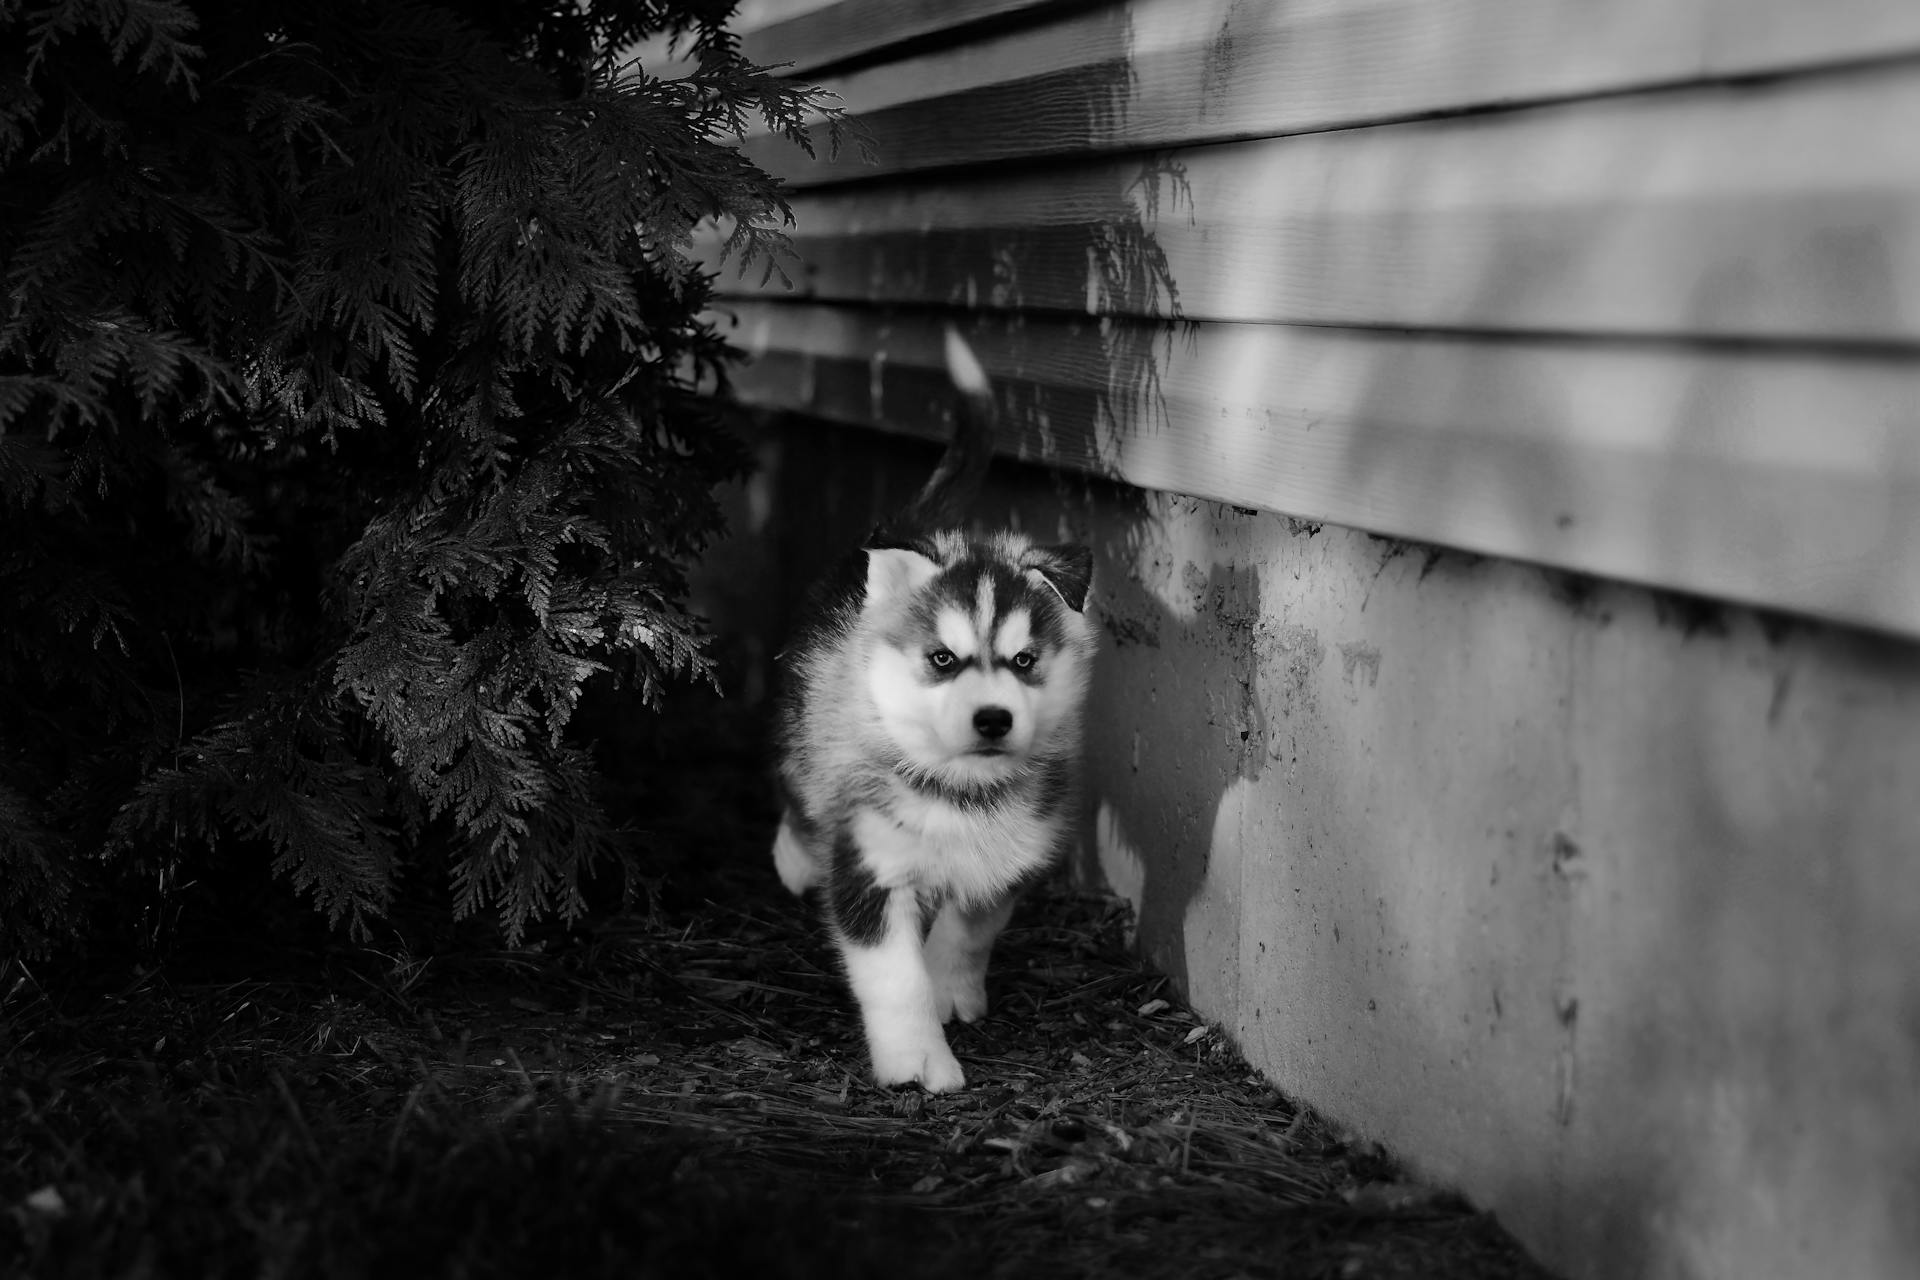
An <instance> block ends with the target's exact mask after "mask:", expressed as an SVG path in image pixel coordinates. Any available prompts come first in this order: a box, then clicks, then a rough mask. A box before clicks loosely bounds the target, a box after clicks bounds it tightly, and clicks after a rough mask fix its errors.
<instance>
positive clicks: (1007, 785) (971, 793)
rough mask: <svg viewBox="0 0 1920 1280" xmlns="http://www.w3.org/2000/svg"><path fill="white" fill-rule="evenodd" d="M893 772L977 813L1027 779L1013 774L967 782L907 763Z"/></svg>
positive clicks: (914, 787)
mask: <svg viewBox="0 0 1920 1280" xmlns="http://www.w3.org/2000/svg"><path fill="white" fill-rule="evenodd" d="M893 776H894V777H896V778H898V779H900V781H901V782H903V783H905V784H906V785H907V786H908V787H909V788H910V789H912V790H913V791H916V792H918V793H919V794H921V795H923V796H927V797H929V798H931V799H934V800H939V801H941V802H943V803H945V804H950V805H952V806H953V807H954V808H956V809H965V810H968V811H969V812H973V813H978V812H981V811H982V810H986V809H992V808H995V807H996V806H998V805H1000V804H1001V803H1002V802H1004V801H1005V800H1006V799H1007V797H1008V796H1010V795H1012V794H1013V792H1014V791H1015V790H1017V789H1018V788H1019V787H1020V786H1021V784H1022V783H1024V782H1025V781H1026V779H1025V778H1023V777H1013V778H1006V779H1003V780H1002V781H999V782H988V783H983V784H977V785H974V786H963V785H960V784H957V783H952V782H948V781H946V780H944V779H942V778H938V777H934V776H933V775H931V774H926V773H920V772H918V771H916V770H913V769H911V768H908V767H906V766H903V765H895V766H894V770H893Z"/></svg>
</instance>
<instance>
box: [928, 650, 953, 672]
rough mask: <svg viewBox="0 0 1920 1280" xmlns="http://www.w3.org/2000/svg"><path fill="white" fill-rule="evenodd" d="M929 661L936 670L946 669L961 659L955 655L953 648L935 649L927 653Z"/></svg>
mask: <svg viewBox="0 0 1920 1280" xmlns="http://www.w3.org/2000/svg"><path fill="white" fill-rule="evenodd" d="M927 661H928V663H930V664H931V665H932V667H933V669H934V670H935V671H945V670H946V669H947V668H949V667H951V666H952V665H953V664H954V663H956V662H958V661H959V659H958V658H956V657H954V656H953V650H951V649H935V650H934V651H933V652H932V653H930V654H928V655H927Z"/></svg>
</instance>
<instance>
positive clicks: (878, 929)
mask: <svg viewBox="0 0 1920 1280" xmlns="http://www.w3.org/2000/svg"><path fill="white" fill-rule="evenodd" d="M889 896H890V895H889V893H888V891H887V890H885V889H882V888H881V887H880V886H879V885H877V884H875V883H874V881H873V873H872V872H871V871H869V870H867V869H866V867H865V866H863V865H861V862H860V849H859V846H857V845H855V844H854V842H853V836H852V835H851V834H850V833H848V832H845V831H842V832H841V833H840V835H839V836H838V837H837V838H836V839H835V840H834V842H833V865H832V867H831V868H830V871H829V874H828V877H827V910H828V911H830V912H832V914H833V921H834V923H835V924H837V925H839V926H840V932H841V933H842V934H844V935H845V936H846V939H847V941H849V942H852V943H857V944H858V945H860V946H863V947H877V946H879V945H880V942H881V940H882V939H884V938H885V937H886V936H887V899H888V897H889Z"/></svg>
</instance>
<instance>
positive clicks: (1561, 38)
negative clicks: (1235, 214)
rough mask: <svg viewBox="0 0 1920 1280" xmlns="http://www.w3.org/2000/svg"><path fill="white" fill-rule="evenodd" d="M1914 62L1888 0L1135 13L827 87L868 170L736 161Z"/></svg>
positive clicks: (902, 63)
mask: <svg viewBox="0 0 1920 1280" xmlns="http://www.w3.org/2000/svg"><path fill="white" fill-rule="evenodd" d="M828 12H830V11H822V12H821V13H820V14H818V15H815V16H816V17H818V18H819V19H820V20H822V21H824V20H825V17H826V15H827V13H828ZM767 50H768V51H767V54H766V56H768V57H770V58H777V50H776V48H775V46H774V45H773V44H772V43H771V42H770V43H769V44H768V46H767ZM1916 53H1920V4H1914V3H1894V2H1893V0H1827V2H1826V3H1823V4H1821V5H1806V4H1801V3H1797V2H1796V0H1618V2H1617V3H1612V4H1604V5H1600V4H1593V3H1589V2H1588V0H1538V2H1537V3H1530V4H1511V3H1507V2H1506V0H1302V2H1300V3H1272V4H1259V5H1249V4H1244V3H1240V2H1239V0H1134V3H1131V4H1122V5H1113V6H1109V7H1104V8H1099V9H1094V10H1090V11H1085V12H1074V13H1072V14H1070V15H1068V16H1066V17H1063V18H1061V19H1060V20H1058V21H1055V22H1050V23H1046V24H1043V25H1040V26H1036V27H1031V28H1024V29H1021V30H1018V31H1010V32H1006V33H1003V34H1000V35H994V36H990V37H988V38H985V39H982V40H979V41H974V42H969V43H966V44H963V45H960V46H958V47H954V48H949V49H941V50H938V51H936V52H932V53H926V54H921V55H917V56H913V57H909V58H904V59H901V60H898V61H895V62H890V63H887V64H885V65H883V66H877V67H873V68H870V69H867V70H863V71H857V72H854V73H852V74H849V75H846V76H842V77H834V78H829V79H828V80H826V81H825V82H824V84H825V87H827V88H829V89H832V90H833V91H835V92H836V93H838V94H839V95H840V96H841V98H842V99H843V101H844V104H845V106H846V107H847V109H848V110H850V111H851V112H853V113H854V114H856V115H858V116H859V117H860V118H861V120H862V121H863V123H864V125H865V127H866V128H867V129H868V130H869V132H870V133H871V135H872V137H873V140H874V143H875V147H876V151H877V163H875V164H872V165H868V164H866V163H864V162H863V161H862V160H861V159H860V158H859V157H858V156H855V155H851V154H849V155H843V156H841V157H840V158H838V159H834V160H820V161H810V160H808V159H807V158H806V157H805V155H804V154H803V153H801V152H800V151H799V150H798V149H796V148H794V147H792V146H790V145H788V144H785V143H782V142H779V141H777V140H775V139H772V138H768V137H755V138H750V139H749V140H748V154H749V155H751V156H752V157H753V158H754V159H755V160H756V161H757V162H758V163H760V164H761V165H762V166H763V167H765V168H767V169H768V170H769V171H771V172H774V173H776V174H778V175H779V176H781V177H783V178H785V179H787V180H788V181H789V182H791V183H793V184H795V185H811V184H817V183H823V182H834V181H843V180H846V179H852V178H871V177H874V176H876V175H880V174H888V173H902V172H910V171H914V170H921V169H929V168H941V167H947V166H953V165H972V164H989V163H993V162H996V161H1004V160H1008V159H1014V158H1021V157H1031V156H1055V155H1073V154H1080V153H1086V152H1090V151H1091V152H1111V151H1130V150H1138V149H1142V148H1148V147H1168V146H1183V145H1192V144H1197V143H1202V142H1212V141H1221V140H1226V139H1236V138H1249V137H1267V136H1274V135H1280V134H1290V133H1303V132H1314V131H1319V130H1325V129H1332V128H1343V127H1348V126H1352V125H1357V124H1365V123H1378V122H1385V121H1392V120H1405V119H1409V118H1413V117H1418V116H1422V115H1428V114H1432V113H1436V112H1453V111H1462V110H1469V109H1481V108H1489V107H1501V106H1511V105H1515V104H1521V103H1529V102H1541V101H1550V100H1556V99H1561V98H1573V97H1583V96H1591V95H1597V94H1609V93H1618V92H1623V91H1628V90H1634V89H1641V88H1646V87H1650V86H1668V85H1675V84H1687V83H1696V82H1700V81H1705V80H1714V79H1718V78H1724V77H1748V76H1755V75H1763V74H1774V73H1781V72H1788V71H1793V70H1797V69H1798V70H1804V69H1807V68H1811V67H1817V66H1823V65H1830V64H1834V63H1844V62H1850V61H1854V60H1859V59H1886V58H1891V57H1895V56H1898V55H1913V54H1916Z"/></svg>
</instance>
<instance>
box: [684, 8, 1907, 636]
mask: <svg viewBox="0 0 1920 1280" xmlns="http://www.w3.org/2000/svg"><path fill="white" fill-rule="evenodd" d="M739 26H740V29H741V30H742V32H743V37H744V41H745V45H746V48H747V50H748V51H749V53H750V55H751V56H753V57H754V58H756V59H757V60H759V61H762V62H768V63H791V64H792V69H793V73H794V74H795V75H797V76H799V77H802V78H804V79H807V80H809V81H810V82H815V83H820V84H824V85H826V86H827V87H829V88H831V89H833V90H834V91H836V92H837V93H838V94H839V95H840V96H841V98H842V100H843V102H844V105H845V107H846V109H847V110H848V111H849V112H850V113H851V114H852V115H853V116H854V117H855V118H856V119H857V120H858V121H859V122H860V124H861V126H862V128H863V129H864V131H865V133H866V136H867V139H868V143H869V148H870V154H862V152H861V150H860V149H847V150H843V151H842V152H841V154H839V155H837V156H834V157H831V158H821V159H809V158H808V157H807V156H806V155H804V154H803V153H802V152H800V151H799V150H798V149H797V148H794V147H792V146H789V145H787V144H784V143H781V142H778V141H776V140H774V139H771V138H757V139H753V140H751V141H750V143H749V150H750V151H751V153H752V154H753V155H754V157H755V158H756V159H757V160H758V161H759V162H760V163H761V164H762V165H764V166H766V167H767V168H769V169H770V170H772V171H773V172H775V173H777V174H779V175H781V176H782V177H783V178H785V179H786V180H787V182H788V183H789V185H790V186H791V188H792V191H793V201H794V210H795V214H796V218H797V226H796V228H795V235H794V239H795V245H796V248H797V250H798V254H799V258H798V261H797V262H796V263H794V264H791V266H790V268H789V270H790V274H791V280H792V286H793V287H792V288H788V287H786V286H785V284H784V283H783V282H782V281H780V280H779V279H777V278H776V279H774V280H772V281H769V282H764V283H763V282H762V281H761V280H760V279H759V277H758V275H757V274H755V275H751V276H747V277H744V278H742V277H738V276H735V275H733V274H731V273H729V274H726V275H724V276H723V277H722V289H723V292H724V293H725V295H726V297H725V299H724V303H725V306H726V309H727V310H729V311H731V312H732V313H733V314H734V315H735V316H736V317H737V319H738V324H739V329H738V331H737V338H738V340H739V341H741V342H742V343H743V345H745V346H746V347H748V348H749V349H750V350H751V351H752V352H753V353H754V354H755V355H756V357H757V358H756V360H755V361H754V362H753V363H752V364H751V365H750V366H749V367H747V368H746V369H744V370H743V371H742V373H741V374H740V376H739V378H738V383H737V393H738V394H739V395H740V396H741V398H743V399H745V400H747V401H749V402H752V403H756V404H759V405H764V406H768V407H778V408H791V409H799V410H804V411H807V412H810V413H813V414H816V415H819V416H823V417H828V418H832V419H837V420H842V421H848V422H857V423H871V424H875V425H881V426H886V427H889V428H892V429H897V430H901V431H906V432H911V433H918V434H937V433H938V432H939V431H940V430H941V426H940V421H941V418H940V415H941V412H942V410H941V396H940V378H939V375H938V355H939V350H940V343H939V335H940V332H941V329H942V327H943V326H945V325H946V324H948V323H952V322H957V323H958V324H959V325H960V326H961V327H962V329H963V330H964V331H965V332H967V333H968V334H969V335H971V336H972V338H973V339H974V341H975V344H976V346H977V347H978V348H979V349H980V351H981V353H982V355H983V357H984V359H985V361H986V363H987V364H988V366H989V369H990V371H991V372H993V373H994V374H995V375H996V376H997V377H998V378H999V379H1000V380H1001V382H1002V386H1003V394H1004V397H1005V400H1006V404H1007V407H1008V410H1009V417H1010V419H1011V421H1012V423H1013V430H1012V431H1011V432H1010V433H1009V436H1010V438H1009V439H1008V440H1007V441H1006V446H1007V448H1008V449H1009V450H1010V451H1013V452H1017V453H1018V454H1020V455H1021V456H1024V457H1029V458H1034V459H1039V460H1045V461H1048V462H1051V463H1054V464H1057V465H1064V466H1068V467H1077V468H1085V469H1089V470H1092V471H1096V472H1099V473H1101V474H1103V475H1108V476H1112V477H1115V478H1119V479H1123V480H1126V481H1129V482H1131V483H1134V484H1137V485H1140V486H1143V487H1146V488H1150V489H1158V490H1164V491H1169V492H1174V493H1181V494H1189V495H1194V496H1199V497H1205V498H1211V499H1215V500H1219V501H1223V502H1227V503H1230V504H1233V505H1236V506H1242V507H1249V508H1260V509H1265V510H1271V511H1276V512H1281V513H1285V514H1288V515H1291V516H1294V517H1297V518H1300V519H1304V520H1309V521H1326V522H1331V523H1335V524H1341V525H1346V526H1350V527H1353V528H1357V529H1362V530H1367V531H1370V532H1374V533H1379V534H1385V535H1392V536H1397V537H1404V538H1411V539H1416V540H1421V541H1427V542H1432V543H1437V544H1441V545H1444V546H1451V547H1455V548H1461V549H1465V550H1469V551H1474V552H1480V553H1485V554H1490V555H1495V556H1500V557H1507V558H1513V559H1519V560H1525V561H1533V562H1538V563H1543V564H1547V565H1552V566H1557V567H1561V568H1565V569H1570V570H1574V571H1579V572H1584V573H1591V574H1595V575H1600V576H1604V577H1611V578H1617V579H1621V580H1625V581H1629V582H1636V583H1644V584H1650V585H1654V586H1660V587H1667V588H1675V589H1679V590H1682V591H1686V592H1693V593H1699V594H1703V595H1707V596H1712V597H1719V598H1724V599H1729V600H1735V601H1741V602H1746V603H1751V604H1757V605H1760V606H1764V607H1771V608H1778V609H1783V610H1789V611H1798V612H1804V613H1809V614H1813V615H1818V616H1822V617H1827V618H1831V619H1838V620H1842V621H1847V622H1851V623H1856V624H1864V625H1866V626H1869V627H1873V628H1878V629H1884V630H1890V631H1894V632H1899V633H1904V634H1908V635H1915V634H1920V501H1916V499H1920V4H1916V3H1913V2H1912V0H1823V3H1821V4H1817V5H1814V4H1803V3H1795V2H1794V0H1616V2H1615V3H1611V4H1597V3H1593V2H1592V0H1533V2H1532V3H1527V4H1513V3H1510V2H1507V0H1299V2H1290V0H1269V2H1265V3H1262V2H1261V0H1131V2H1130V3H1110V4H1087V3H1064V2H1060V0H1054V2H1052V3H1047V2H1044V0H1043V2H1039V3H1034V2H1031V0H1028V2H1022V0H942V2H941V3H934V2H932V0H840V3H820V2H819V0H748V3H746V4H744V5H743V6H742V9H741V15H740V20H739Z"/></svg>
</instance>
